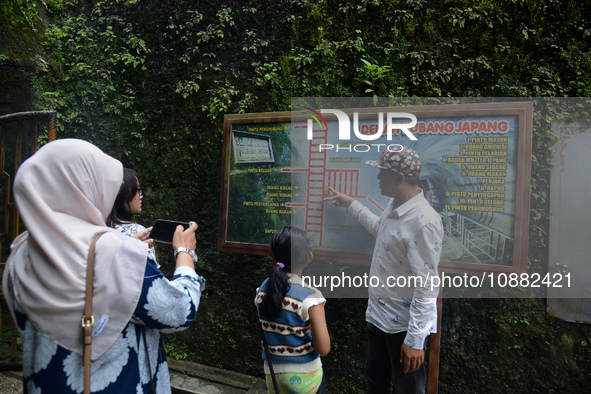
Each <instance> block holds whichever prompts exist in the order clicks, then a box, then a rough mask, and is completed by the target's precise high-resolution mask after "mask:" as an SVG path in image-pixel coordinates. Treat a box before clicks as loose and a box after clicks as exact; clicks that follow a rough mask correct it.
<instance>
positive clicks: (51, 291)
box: [3, 139, 205, 394]
mask: <svg viewBox="0 0 591 394" xmlns="http://www.w3.org/2000/svg"><path fill="white" fill-rule="evenodd" d="M122 179H123V167H122V165H121V163H120V162H119V161H117V160H115V159H113V158H112V157H110V156H108V155H106V154H104V153H103V152H102V151H101V150H100V149H98V148H97V147H95V146H94V145H92V144H90V143H88V142H84V141H81V140H74V139H65V140H58V141H54V142H50V143H48V144H47V145H45V146H44V147H42V148H41V149H40V150H39V151H38V152H37V153H36V154H35V155H33V156H32V157H31V158H29V159H28V160H26V161H25V162H24V163H23V164H22V165H21V167H20V168H19V169H18V172H17V174H16V178H15V181H14V195H15V201H16V205H17V208H18V210H19V213H20V215H21V218H22V220H23V223H24V224H25V227H26V228H27V231H25V232H24V233H23V234H21V235H20V236H19V237H17V238H16V239H15V240H14V242H13V243H12V245H11V254H10V256H9V259H8V261H7V264H6V268H5V270H4V277H3V290H4V294H5V296H6V298H7V301H8V305H9V307H10V308H11V312H12V315H13V318H14V319H15V322H16V323H17V325H18V328H19V331H20V333H21V337H22V343H23V381H24V392H25V393H46V392H48V393H82V391H83V388H84V387H83V386H84V383H83V366H82V356H81V355H82V348H83V335H82V334H83V331H82V327H81V319H82V315H83V310H84V300H85V296H84V293H85V280H86V266H87V256H88V252H89V248H90V244H91V242H92V239H93V237H94V235H95V234H97V233H100V232H104V234H103V235H102V236H101V237H100V238H99V240H98V242H97V244H96V249H95V260H94V261H95V262H94V286H93V315H94V318H95V322H94V326H93V334H92V335H93V341H92V352H91V359H92V366H91V385H90V386H91V387H90V388H91V392H101V393H152V392H153V391H155V392H156V393H158V394H160V393H170V379H169V376H168V366H167V364H166V356H165V354H164V347H163V345H162V338H161V335H160V333H161V332H173V331H180V330H183V329H185V328H187V327H188V326H189V325H190V324H191V323H192V322H193V320H194V318H195V315H196V313H197V309H198V306H199V300H200V297H201V292H202V291H203V289H204V287H205V280H204V279H203V278H202V277H200V276H199V275H197V274H196V273H195V268H194V259H193V257H194V256H195V254H194V252H193V249H195V246H196V241H195V234H194V233H195V230H196V229H197V224H195V223H192V225H191V227H190V228H189V229H187V230H185V231H182V228H180V227H179V229H178V230H177V232H176V233H175V236H174V239H173V247H174V248H175V255H176V270H175V273H174V277H173V279H172V280H171V281H169V280H168V279H166V278H165V277H164V275H163V273H162V272H161V271H160V270H159V269H158V268H157V266H156V263H155V262H154V261H153V260H152V259H151V258H149V257H148V245H147V244H146V243H144V242H141V241H139V240H137V239H134V238H131V237H128V236H126V235H123V234H120V233H119V232H118V231H117V230H115V229H113V228H109V227H107V226H106V224H105V218H106V217H107V215H108V214H109V212H110V211H111V208H112V207H113V203H114V201H115V197H116V195H117V193H118V191H119V188H120V187H121V183H122ZM142 237H143V238H147V232H145V233H144V234H142Z"/></svg>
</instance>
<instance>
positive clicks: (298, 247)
mask: <svg viewBox="0 0 591 394" xmlns="http://www.w3.org/2000/svg"><path fill="white" fill-rule="evenodd" d="M271 256H272V257H273V259H274V260H275V262H276V265H275V269H274V270H273V272H272V273H271V275H270V276H269V278H268V279H266V280H265V281H264V282H263V284H262V285H261V287H259V288H258V289H257V296H256V298H255V304H256V306H257V311H258V316H259V322H260V324H261V328H262V329H263V332H264V335H265V338H266V340H267V342H268V345H269V346H268V347H269V353H270V356H271V360H270V361H271V363H272V366H273V370H274V372H275V378H276V380H277V384H278V387H279V391H280V392H282V393H300V394H301V393H326V387H325V383H324V373H323V371H322V362H321V361H320V356H325V355H326V354H328V352H329V351H330V337H329V335H328V329H327V327H326V319H325V317H324V303H325V302H326V299H325V298H324V297H323V296H322V294H321V293H320V291H318V290H316V289H315V288H312V287H309V286H304V284H303V283H302V278H301V274H302V270H303V269H304V267H306V266H307V265H308V264H310V262H311V261H312V258H313V257H314V255H313V254H312V250H311V248H310V242H309V240H308V238H307V237H306V233H305V232H304V231H302V230H300V229H299V228H296V227H289V226H287V227H283V228H281V229H279V230H277V232H276V233H275V234H274V235H273V239H272V240H271ZM263 360H264V369H265V374H266V379H267V388H268V389H269V393H275V389H274V386H273V380H272V377H271V375H270V369H269V364H268V362H267V360H268V359H267V354H266V353H265V352H263Z"/></svg>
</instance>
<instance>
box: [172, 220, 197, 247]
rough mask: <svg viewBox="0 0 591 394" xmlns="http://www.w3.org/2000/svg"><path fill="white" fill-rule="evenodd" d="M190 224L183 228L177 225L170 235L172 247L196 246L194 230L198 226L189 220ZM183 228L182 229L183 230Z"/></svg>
mask: <svg viewBox="0 0 591 394" xmlns="http://www.w3.org/2000/svg"><path fill="white" fill-rule="evenodd" d="M189 224H190V226H189V228H188V229H186V230H184V229H183V226H177V227H176V230H175V232H174V235H173V236H172V247H173V248H174V249H176V248H189V249H192V250H195V247H196V246H197V239H195V231H197V228H198V227H199V226H198V225H197V223H195V222H189ZM183 230H184V231H183Z"/></svg>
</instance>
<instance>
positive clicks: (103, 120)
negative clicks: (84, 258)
mask: <svg viewBox="0 0 591 394" xmlns="http://www.w3.org/2000/svg"><path fill="white" fill-rule="evenodd" d="M7 4H10V5H11V7H13V8H11V9H12V10H13V11H12V12H13V14H14V15H16V14H19V12H20V13H22V14H24V15H25V16H26V17H25V19H24V20H21V22H20V23H21V25H23V26H25V28H24V30H23V31H28V30H29V27H28V26H30V29H33V26H35V29H37V31H39V25H40V24H41V25H43V23H44V24H45V27H46V29H45V33H44V36H43V37H42V38H43V41H42V44H43V46H42V51H41V52H40V54H39V55H38V56H35V57H33V66H27V68H26V70H24V71H23V73H24V75H26V76H27V77H28V78H29V79H30V80H31V81H32V83H33V86H34V88H35V92H36V100H34V101H32V100H29V101H28V102H29V105H30V106H31V108H34V109H53V110H57V111H58V125H59V132H58V136H59V137H60V138H65V137H75V138H83V139H86V140H89V141H91V142H93V143H95V144H97V145H98V146H99V147H101V148H102V149H104V150H105V151H106V152H108V153H109V154H111V155H113V156H114V157H117V158H118V159H120V160H121V161H122V162H123V163H124V165H126V166H128V167H133V168H134V169H136V170H137V171H138V173H139V175H140V180H141V183H142V185H143V186H144V187H145V188H146V195H145V197H144V213H143V214H142V216H141V218H140V221H141V222H143V223H144V224H147V225H149V224H150V223H152V222H153V220H154V219H156V218H170V219H178V220H189V219H193V220H196V221H198V223H199V230H198V245H199V246H198V251H199V254H200V261H202V263H200V266H199V267H198V268H197V269H198V271H199V273H200V274H202V275H203V276H205V277H206V278H207V281H208V282H207V287H208V290H207V294H206V296H205V297H204V299H203V301H202V304H201V307H200V311H199V318H198V321H197V322H196V324H194V325H193V326H192V327H191V328H190V329H189V330H187V331H185V332H183V333H180V334H176V335H171V336H168V338H167V340H166V342H167V349H168V351H169V354H170V355H172V356H175V357H178V358H183V359H187V360H191V361H196V362H200V363H205V364H209V365H214V366H218V367H224V368H227V369H232V370H237V371H241V372H246V373H249V374H253V375H261V374H262V371H261V370H262V369H261V365H260V364H261V363H260V355H259V337H258V331H257V330H258V329H257V323H256V318H255V315H254V309H253V305H252V304H253V295H254V290H255V288H256V287H257V286H258V284H260V282H261V281H262V280H263V279H264V277H265V276H266V274H267V272H268V269H269V266H270V261H269V259H268V258H262V257H255V256H248V255H240V254H230V253H219V252H218V251H217V229H218V216H219V190H220V166H221V146H222V122H223V115H224V114H230V113H246V112H266V111H286V110H289V108H290V107H289V106H290V99H291V97H308V96H318V97H323V96H326V97H329V96H334V97H360V96H370V97H371V96H377V97H388V96H394V97H397V96H417V97H438V96H442V97H448V96H449V97H463V96H482V97H488V96H490V97H502V96H505V97H529V96H532V97H542V96H551V97H565V96H571V97H588V96H591V73H590V71H591V48H590V47H591V21H590V20H589V17H588V13H587V12H586V9H587V8H588V6H587V5H586V3H585V2H584V1H550V0H537V1H521V0H512V1H488V0H478V1H431V2H429V1H426V0H424V1H423V0H419V1H379V0H374V1H362V0H357V1H351V2H341V1H336V0H334V1H323V0H315V1H308V0H299V1H298V0H293V1H289V0H278V1H274V2H269V1H260V0H252V1H239V0H233V1H232V0H228V1H224V2H215V1H198V0H192V1H188V0H186V1H185V0H158V1H156V0H127V1H122V0H94V1H90V0H87V1H82V0H79V1H67V0H53V1H49V0H46V1H43V0H39V1H33V0H28V1H27V0H9V1H8V3H7ZM33 4H34V6H32V5H33ZM27 21H30V22H27ZM25 22H26V23H29V25H28V26H27V25H26V23H25ZM3 26H8V31H12V29H15V28H17V27H15V26H12V25H10V24H8V25H7V22H6V18H5V19H4V20H3ZM18 28H20V29H23V27H22V26H21V27H18ZM10 37H13V36H11V35H6V33H4V35H3V36H2V38H3V44H2V47H1V52H0V66H1V67H6V65H7V64H13V65H17V67H20V66H22V65H24V64H25V63H26V64H30V62H28V61H25V60H23V59H22V58H21V57H19V56H18V55H15V52H14V51H13V50H12V49H11V47H10V46H7V45H6V42H7V41H6V40H8V39H10ZM35 43H36V41H35V40H34V39H33V40H31V45H32V46H35V45H36V44H35ZM552 143H553V139H552V137H551V134H550V131H549V127H548V123H544V122H542V121H538V122H537V123H536V125H535V129H534V154H533V168H532V179H533V182H532V200H531V212H530V215H531V227H530V264H531V266H532V269H535V270H541V271H543V270H545V269H547V265H548V261H547V255H548V235H547V234H548V212H549V201H548V194H549V193H548V192H549V173H550V172H549V171H550V153H551V145H552ZM171 255H172V253H171V250H169V249H167V247H165V246H159V249H158V256H159V260H160V263H161V264H163V266H164V267H165V269H166V270H168V271H169V272H171V270H172V267H173V261H172V258H171ZM365 305H366V301H364V300H330V301H329V302H328V304H327V306H326V310H327V318H328V325H329V330H330V333H331V337H332V340H333V349H332V351H331V353H330V354H329V355H328V356H327V357H325V358H324V364H325V369H326V371H327V376H328V378H329V388H330V389H331V391H333V392H347V393H349V392H356V391H362V390H363V388H364V386H365V383H364V378H363V361H364V356H365V332H364V311H365ZM443 316H444V317H443V329H442V354H441V367H440V390H441V392H449V393H452V392H484V391H487V392H501V391H507V392H585V391H589V390H591V379H590V378H591V376H590V375H591V374H590V372H589V371H591V368H590V366H591V364H590V363H591V344H590V341H591V339H590V338H591V329H590V328H589V325H577V324H571V323H565V322H560V321H552V320H548V319H546V317H545V300H543V299H525V300H520V299H519V300H518V299H500V300H492V299H446V300H444V303H443Z"/></svg>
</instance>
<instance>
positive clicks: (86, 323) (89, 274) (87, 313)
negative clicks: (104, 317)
mask: <svg viewBox="0 0 591 394" xmlns="http://www.w3.org/2000/svg"><path fill="white" fill-rule="evenodd" d="M105 232H106V231H104V232H101V233H98V234H96V235H95V236H94V239H93V240H92V243H91V244H90V250H89V251H88V263H87V265H86V303H85V305H84V316H82V328H83V329H84V353H83V354H84V356H83V357H84V394H90V349H91V345H92V326H93V325H94V316H92V284H93V276H94V246H95V244H96V241H97V240H98V239H99V237H100V236H101V235H103V234H104V233H105Z"/></svg>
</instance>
